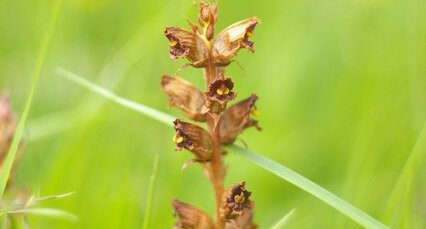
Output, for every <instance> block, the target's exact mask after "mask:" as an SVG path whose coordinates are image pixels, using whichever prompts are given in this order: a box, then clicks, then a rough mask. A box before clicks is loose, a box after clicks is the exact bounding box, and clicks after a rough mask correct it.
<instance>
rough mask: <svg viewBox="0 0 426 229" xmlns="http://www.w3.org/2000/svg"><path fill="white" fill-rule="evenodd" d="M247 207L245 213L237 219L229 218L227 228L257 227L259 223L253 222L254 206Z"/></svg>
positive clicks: (244, 228)
mask: <svg viewBox="0 0 426 229" xmlns="http://www.w3.org/2000/svg"><path fill="white" fill-rule="evenodd" d="M253 207H254V206H252V207H251V208H246V209H244V210H243V214H242V215H241V216H240V217H238V218H237V219H232V220H228V221H227V222H226V224H225V229H256V228H257V225H256V224H255V223H254V222H253V209H252V208H253Z"/></svg>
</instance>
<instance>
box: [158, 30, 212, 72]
mask: <svg viewBox="0 0 426 229" xmlns="http://www.w3.org/2000/svg"><path fill="white" fill-rule="evenodd" d="M192 29H193V30H194V29H195V28H194V27H193V28H192ZM164 35H165V36H166V37H167V39H169V42H170V43H169V45H170V58H171V59H173V60H176V59H177V58H178V57H182V58H186V59H188V60H189V61H190V62H191V64H192V65H193V66H194V67H203V66H205V62H206V60H207V58H208V50H207V47H206V43H205V42H204V40H203V38H202V37H201V36H200V35H199V34H198V33H196V32H188V31H186V30H184V29H181V28H178V27H168V28H166V30H165V32H164Z"/></svg>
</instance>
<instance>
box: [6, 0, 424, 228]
mask: <svg viewBox="0 0 426 229" xmlns="http://www.w3.org/2000/svg"><path fill="white" fill-rule="evenodd" d="M47 3H50V1H31V0H30V1H28V0H16V1H2V7H1V8H0V22H1V23H0V24H1V25H2V26H0V86H1V88H8V89H9V91H10V92H11V99H12V101H11V102H12V105H13V107H14V108H15V110H16V112H17V114H19V116H20V117H23V109H21V108H23V107H24V106H25V98H26V95H27V93H28V89H27V88H28V85H29V82H30V81H31V79H30V76H31V74H32V72H33V69H34V61H35V60H36V59H37V57H36V56H37V54H36V48H35V47H39V44H40V43H41V41H42V39H43V38H42V35H43V34H44V31H45V29H44V28H45V26H46V24H48V23H49V22H48V21H49V20H48V19H47V18H48V15H49V13H48V12H49V7H50V5H48V4H47ZM220 4H221V5H220V9H219V14H220V19H219V22H218V23H219V25H218V29H222V28H223V27H224V26H226V25H228V24H229V23H230V22H233V21H236V20H239V19H243V18H247V17H250V16H256V17H258V18H260V19H261V20H262V23H261V24H260V25H259V26H257V27H256V31H255V34H254V36H253V38H252V39H253V40H254V42H255V53H254V54H253V55H251V54H248V53H246V52H244V50H243V52H241V53H240V54H239V56H238V58H237V61H238V64H239V65H241V66H242V69H241V68H240V67H239V65H238V64H237V63H232V64H231V65H230V66H229V68H228V71H227V75H229V76H231V77H232V78H233V79H235V81H236V82H235V83H236V85H238V87H237V88H235V91H236V92H238V98H243V97H246V96H248V95H249V94H250V93H252V92H256V94H258V95H259V97H260V99H259V101H258V109H259V111H260V113H261V116H260V117H259V123H260V125H261V126H262V128H263V131H262V132H256V131H254V130H248V131H246V132H245V133H244V135H243V136H242V139H243V140H244V141H245V142H246V143H247V144H248V146H249V149H250V150H253V151H255V152H261V153H263V154H264V156H266V157H268V158H273V159H274V160H275V161H277V162H280V163H281V164H285V165H286V166H288V167H290V168H292V169H294V170H296V171H298V172H300V173H301V174H303V175H304V176H306V177H309V178H310V179H312V180H314V181H315V182H316V183H318V184H320V185H321V186H322V187H325V188H326V189H327V190H330V191H331V192H333V193H335V194H336V195H337V196H340V197H342V198H343V199H345V200H347V201H348V202H350V203H352V204H353V205H354V206H357V207H359V208H360V209H362V210H364V211H365V212H368V213H369V214H371V215H372V216H373V217H374V218H377V219H380V221H382V222H384V223H385V224H387V225H392V224H393V222H394V221H393V220H394V219H393V218H394V213H397V214H396V215H399V216H401V217H402V218H404V220H403V221H404V225H405V227H406V228H410V229H411V228H414V229H416V228H425V227H426V225H425V222H424V219H423V218H424V215H423V214H422V206H424V205H425V204H426V203H425V202H424V201H425V200H424V193H425V192H426V191H425V190H426V176H425V175H424V174H426V171H425V166H424V160H423V161H417V162H416V163H420V164H419V165H416V167H417V168H418V169H415V170H411V169H410V170H409V171H413V173H412V174H413V175H409V176H406V175H402V174H410V173H411V172H409V173H407V172H403V171H406V169H404V167H405V164H406V162H407V161H412V160H407V159H408V158H409V157H410V156H409V155H410V152H412V150H413V148H414V145H415V144H416V142H419V136H421V135H420V133H421V130H422V127H423V124H424V122H425V117H426V77H424V76H425V75H426V66H425V65H424V62H425V60H426V52H425V50H426V47H425V45H426V22H425V20H422V18H423V15H424V14H425V12H424V9H426V2H425V1H422V0H413V1H402V0H396V1H367V0H360V1H306V0H302V1H281V0H272V1H268V2H261V3H260V2H248V1H243V0H235V1H221V2H220ZM195 14H196V7H194V5H193V3H192V1H166V0H159V1H137V0H128V1H125V2H123V1H118V0H90V1H89V0H76V1H64V3H63V6H62V9H61V14H60V15H59V17H58V21H57V26H56V28H55V32H54V33H53V34H52V42H51V48H49V52H48V53H47V55H46V61H45V62H44V63H45V64H44V67H43V71H42V72H41V73H42V77H41V79H40V83H39V85H38V89H37V93H36V94H35V97H34V104H33V106H32V110H31V113H30V114H29V120H28V125H27V126H28V128H26V129H25V131H24V132H23V135H24V140H25V148H26V150H25V153H24V156H23V158H22V161H21V163H20V166H19V170H18V171H17V173H16V175H17V177H16V178H17V179H16V184H17V185H19V186H27V187H30V188H31V187H32V186H39V187H41V193H43V194H46V193H60V192H63V191H67V190H75V191H76V194H75V195H74V196H73V197H72V198H67V199H63V200H60V201H54V202H49V203H48V205H47V206H48V207H52V208H59V209H64V210H66V211H69V212H73V213H75V214H76V215H78V217H79V219H80V220H79V221H78V223H70V222H68V221H58V220H51V219H50V218H46V217H30V218H29V220H30V224H34V225H37V226H39V227H40V228H137V227H140V226H141V225H143V215H144V213H145V210H144V209H145V207H144V206H143V205H141V204H143V203H144V201H145V199H146V197H147V195H148V194H147V192H148V191H147V190H148V187H147V186H148V184H149V177H150V175H151V173H152V160H153V158H154V155H156V154H160V155H161V156H160V159H159V165H160V168H159V170H158V174H157V181H156V184H157V185H156V191H155V196H156V198H155V201H154V202H153V206H152V211H151V213H152V214H151V223H150V224H151V228H170V227H171V225H173V222H174V219H173V217H172V213H171V206H170V201H171V200H172V199H173V198H179V199H182V200H184V201H189V202H191V203H194V204H196V205H197V206H200V207H202V208H203V209H205V210H206V211H208V212H209V213H213V209H214V207H213V205H212V202H213V201H212V200H213V194H212V193H211V190H210V189H211V187H210V186H209V184H208V182H207V181H206V179H205V177H203V175H202V172H201V171H200V170H201V169H200V168H199V166H190V167H189V168H187V169H186V170H185V171H184V172H183V173H180V172H179V171H180V168H181V166H182V164H183V163H184V162H185V161H187V160H188V159H189V158H190V155H189V154H187V153H185V152H176V153H175V152H174V151H173V143H172V141H171V138H172V136H173V130H172V129H171V128H170V127H168V126H162V125H159V124H158V123H157V122H153V121H152V119H149V118H143V117H141V116H140V115H138V114H135V113H134V112H130V111H128V110H126V109H123V108H121V107H118V106H116V105H111V103H105V99H102V98H99V96H95V95H93V94H92V93H90V92H87V90H86V89H83V88H79V87H73V86H72V84H70V83H69V82H67V81H64V80H63V79H61V78H59V77H57V74H56V73H55V71H56V67H57V66H64V68H66V69H70V70H72V71H73V72H76V73H78V74H81V75H84V76H89V77H91V78H89V79H88V80H90V81H92V82H96V84H98V85H101V86H102V87H105V88H108V89H110V90H112V91H114V92H116V93H117V94H119V95H121V96H123V97H125V98H129V99H131V100H132V101H140V102H143V103H144V104H146V105H148V106H150V107H154V108H157V109H158V110H163V111H165V110H166V106H167V105H166V104H167V99H166V98H165V96H164V95H163V93H162V92H161V90H160V87H159V79H160V76H161V75H162V74H164V73H173V72H175V71H176V70H177V69H178V68H179V67H181V66H182V65H183V63H184V62H183V61H177V62H173V61H170V60H169V59H168V53H167V52H168V44H167V39H165V38H164V37H163V31H164V28H165V27H166V26H170V25H182V26H183V25H184V24H185V22H186V19H194V18H195ZM179 74H180V76H182V77H184V78H187V79H190V80H191V81H195V82H196V83H198V85H200V86H201V85H202V80H201V75H200V72H199V71H197V70H196V69H189V68H187V69H185V70H184V71H183V72H181V73H179ZM92 76H93V78H92ZM167 113H169V112H167ZM170 113H171V114H172V116H175V117H177V116H179V117H182V116H181V114H179V113H178V112H177V111H176V110H175V109H172V110H170ZM418 149H419V150H420V152H423V154H424V152H425V151H424V149H423V148H421V147H420V148H418ZM226 160H227V164H228V165H229V167H228V171H229V176H228V178H227V184H231V183H235V182H239V181H242V180H245V181H246V182H247V188H248V189H249V190H250V191H253V196H252V197H253V199H254V200H255V202H256V212H255V220H256V222H258V223H259V224H260V228H265V227H268V226H270V225H272V223H273V222H275V221H276V220H277V219H279V218H281V217H282V215H283V212H286V211H288V209H293V208H294V207H297V214H295V215H294V216H293V218H292V220H291V223H290V225H289V227H290V228H293V227H294V228H360V226H359V225H358V224H356V223H353V222H352V221H351V220H349V219H348V218H347V217H345V216H344V215H342V214H340V213H339V212H337V211H335V210H334V209H332V208H330V207H329V206H327V205H325V204H323V203H322V202H320V201H318V199H317V198H312V197H311V196H310V195H306V193H305V192H303V191H301V190H300V189H298V188H296V187H294V186H293V185H289V184H288V183H287V182H283V181H282V179H280V178H278V177H276V176H273V175H271V174H270V173H269V172H267V171H265V170H263V169H262V168H259V167H257V166H253V164H252V163H251V162H248V161H246V160H243V159H241V158H240V157H237V156H235V155H234V154H232V153H230V154H229V155H228V156H227V158H226ZM408 164H411V163H408ZM411 165H414V164H411ZM409 167H411V166H409ZM400 177H405V178H403V179H402V180H403V181H404V182H402V183H401V182H399V180H400ZM408 177H412V178H408ZM406 178H408V179H406ZM407 181H410V182H407ZM397 183H401V185H396V184H397ZM406 184H411V187H410V188H407V187H406ZM189 185H190V186H191V187H192V188H191V190H187V189H186V188H183V187H188V186H189ZM401 186H402V187H403V188H396V189H395V188H394V187H401ZM392 190H398V191H392ZM399 190H401V191H399ZM406 190H408V191H406ZM199 193H203V194H204V195H202V196H201V195H198V194H199ZM393 193H395V194H393ZM404 193H407V194H404ZM401 194H402V195H401ZM391 196H395V197H391ZM405 197H409V198H405ZM395 200H396V202H394V201H395ZM389 202H390V203H389ZM400 203H402V204H403V206H406V210H403V211H401V213H403V212H405V213H403V214H400V213H399V211H394V210H395V209H400V208H399V207H397V206H399V205H400ZM395 206H396V207H397V208H394V207H395ZM42 207H46V206H42ZM389 208H390V210H389ZM388 213H389V214H388ZM407 213H409V214H407ZM382 216H383V217H382ZM389 218H391V219H390V220H388V219H389ZM405 222H406V224H405ZM401 225H402V224H401Z"/></svg>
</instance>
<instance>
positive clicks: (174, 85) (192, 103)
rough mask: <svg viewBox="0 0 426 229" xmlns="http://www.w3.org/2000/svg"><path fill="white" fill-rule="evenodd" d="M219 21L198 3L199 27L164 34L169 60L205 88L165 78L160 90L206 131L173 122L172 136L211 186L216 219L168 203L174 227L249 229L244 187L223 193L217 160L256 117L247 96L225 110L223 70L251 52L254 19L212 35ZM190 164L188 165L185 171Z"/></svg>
mask: <svg viewBox="0 0 426 229" xmlns="http://www.w3.org/2000/svg"><path fill="white" fill-rule="evenodd" d="M217 19H218V5H217V3H214V4H211V3H209V2H204V1H202V2H200V5H199V12H198V18H197V21H198V25H197V24H195V23H193V22H190V21H189V25H190V30H185V29H182V28H179V27H167V28H166V30H165V32H164V35H165V36H166V38H167V39H168V40H169V46H170V58H171V59H172V60H177V59H178V58H184V59H186V60H187V61H188V62H189V65H191V66H193V67H196V68H202V69H203V70H204V79H205V85H206V89H205V92H204V93H203V92H202V91H201V90H199V89H198V88H196V87H195V86H193V85H192V84H191V83H190V82H188V81H186V80H184V79H182V78H179V77H177V76H169V75H164V76H163V77H162V79H161V87H162V89H163V91H164V92H165V94H166V95H167V97H168V100H169V105H170V106H174V107H177V108H178V109H180V110H181V111H182V112H183V113H184V114H185V115H186V116H187V117H188V118H189V119H191V120H193V121H199V122H205V123H206V124H207V127H208V129H204V128H202V127H200V126H198V125H196V124H191V123H188V122H184V121H182V120H180V119H177V120H176V121H175V122H174V128H175V131H176V134H175V136H174V137H173V140H174V142H175V143H176V150H182V149H187V150H189V151H190V152H191V153H192V154H193V155H194V158H193V159H192V160H190V162H191V163H192V162H198V163H201V164H202V165H203V167H204V170H205V172H206V175H207V177H208V178H209V179H210V181H211V182H212V185H213V187H214V191H215V200H216V220H215V221H214V220H213V219H212V218H210V216H209V215H207V213H205V212H204V211H202V210H200V209H198V208H196V207H194V206H192V205H189V204H186V203H183V202H181V201H178V200H174V201H173V202H172V205H173V208H174V212H175V215H176V216H177V217H178V218H179V220H178V222H177V223H176V224H175V228H187V229H210V228H212V229H213V228H214V229H223V228H226V229H252V228H256V227H257V226H256V224H254V223H253V221H252V218H253V208H254V202H253V201H251V200H249V197H250V195H251V193H250V192H249V191H247V190H246V188H245V183H244V182H242V183H238V184H235V185H233V186H231V188H229V189H228V191H226V192H225V190H224V187H223V186H224V185H223V182H224V176H225V169H224V167H225V166H224V164H223V160H222V157H223V155H225V151H224V149H223V146H224V145H226V144H231V143H233V142H234V141H235V140H236V139H237V138H238V136H239V134H241V133H242V132H243V131H244V130H245V129H246V128H248V127H252V126H254V127H256V128H257V129H258V130H260V127H259V126H258V125H257V121H256V120H254V119H252V117H251V116H258V114H259V112H258V111H257V110H256V106H255V102H256V100H257V98H258V97H257V96H256V95H254V94H253V95H251V96H250V97H248V98H247V99H245V100H242V101H240V102H238V103H236V104H234V105H232V106H230V107H228V103H229V102H230V101H232V100H234V99H235V98H236V96H237V93H236V92H235V91H234V82H233V81H232V79H231V78H229V77H225V73H224V72H225V68H226V66H228V65H229V64H230V63H231V62H232V59H233V58H234V57H235V55H236V54H237V53H238V51H239V50H240V49H242V48H247V49H248V50H249V51H250V52H253V51H254V46H253V45H254V43H253V42H252V41H250V40H249V38H250V37H251V36H252V35H253V31H254V28H255V26H256V25H257V24H258V23H259V20H258V19H257V18H255V17H253V18H248V19H245V20H242V21H239V22H237V23H234V24H232V25H231V26H229V27H227V28H225V29H224V30H222V31H221V32H220V33H218V35H217V36H214V34H215V31H214V30H215V25H216V22H217ZM188 164H189V163H188V162H187V163H186V164H185V165H184V167H186V166H187V165H188Z"/></svg>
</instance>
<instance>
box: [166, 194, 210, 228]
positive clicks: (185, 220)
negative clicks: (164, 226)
mask: <svg viewBox="0 0 426 229" xmlns="http://www.w3.org/2000/svg"><path fill="white" fill-rule="evenodd" d="M172 205H173V209H174V215H175V216H177V217H179V221H178V222H176V224H175V227H174V228H176V229H180V228H186V229H213V228H214V224H213V221H212V220H211V219H210V217H209V216H208V215H207V213H205V212H204V211H202V210H200V209H198V208H196V207H194V206H192V205H190V204H187V203H183V202H181V201H179V200H173V201H172Z"/></svg>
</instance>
